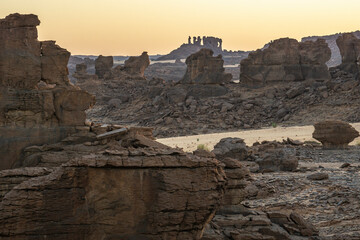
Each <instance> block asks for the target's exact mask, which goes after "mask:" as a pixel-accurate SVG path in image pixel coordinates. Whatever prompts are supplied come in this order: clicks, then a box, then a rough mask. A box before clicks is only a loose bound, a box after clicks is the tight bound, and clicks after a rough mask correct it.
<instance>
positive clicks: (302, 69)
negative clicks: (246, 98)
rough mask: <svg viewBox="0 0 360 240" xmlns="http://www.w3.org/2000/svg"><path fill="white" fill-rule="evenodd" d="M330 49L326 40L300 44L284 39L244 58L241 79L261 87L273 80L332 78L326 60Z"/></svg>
mask: <svg viewBox="0 0 360 240" xmlns="http://www.w3.org/2000/svg"><path fill="white" fill-rule="evenodd" d="M330 56H331V51H330V48H329V47H328V46H327V44H326V42H325V40H322V39H318V40H317V41H315V42H313V41H307V42H303V43H299V42H298V41H297V40H295V39H290V38H281V39H278V40H275V41H273V42H271V43H270V44H269V46H268V47H267V48H265V49H263V50H260V49H259V50H257V51H255V52H252V53H250V54H249V56H248V58H246V59H244V60H242V61H241V68H240V69H241V70H240V71H241V73H240V82H241V83H242V84H244V85H247V86H252V87H260V86H264V85H266V84H272V83H274V82H291V81H304V80H310V79H311V80H326V79H330V73H329V71H328V68H327V66H326V64H325V63H326V62H327V61H328V60H329V59H330Z"/></svg>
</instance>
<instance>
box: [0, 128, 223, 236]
mask: <svg viewBox="0 0 360 240" xmlns="http://www.w3.org/2000/svg"><path fill="white" fill-rule="evenodd" d="M108 130H111V131H108ZM50 156H52V157H50ZM55 156H56V157H55ZM24 165H26V166H31V167H27V168H20V169H14V170H4V171H1V172H0V189H2V191H1V192H0V194H1V195H0V200H1V201H0V212H1V214H0V226H2V227H1V230H0V236H1V237H2V239H40V238H45V237H51V239H159V240H160V239H200V238H201V237H202V234H203V230H204V227H205V224H207V223H208V222H209V221H210V220H211V219H212V217H213V215H214V213H215V210H216V209H217V208H218V206H219V205H220V203H221V199H222V196H223V192H224V187H225V175H224V172H223V171H222V168H221V167H220V165H219V163H218V161H217V160H216V159H215V158H212V157H199V156H194V155H192V154H186V153H184V152H182V151H181V150H177V149H172V148H170V147H167V146H164V145H162V144H160V143H157V142H155V141H154V140H153V139H152V138H151V131H150V130H149V129H144V128H130V129H127V128H119V127H113V128H105V131H104V128H101V127H96V126H95V127H92V128H91V129H88V130H87V131H86V130H85V129H84V131H83V132H82V133H81V134H77V135H73V136H71V137H69V138H67V139H64V140H63V141H62V142H60V143H57V144H52V145H51V144H50V145H44V146H42V147H39V146H34V147H29V148H27V157H26V159H25V162H24Z"/></svg>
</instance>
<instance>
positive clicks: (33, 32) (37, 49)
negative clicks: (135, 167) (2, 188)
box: [0, 13, 95, 169]
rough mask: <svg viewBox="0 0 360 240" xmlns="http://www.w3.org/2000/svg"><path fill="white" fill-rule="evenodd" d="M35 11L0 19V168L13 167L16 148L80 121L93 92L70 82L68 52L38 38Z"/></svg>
mask: <svg viewBox="0 0 360 240" xmlns="http://www.w3.org/2000/svg"><path fill="white" fill-rule="evenodd" d="M39 23H40V21H39V19H38V17H37V16H35V15H31V14H30V15H20V14H17V13H16V14H11V15H9V16H7V17H6V18H5V19H1V20H0V132H1V134H0V156H1V160H0V169H6V168H11V167H15V166H16V165H17V164H18V161H19V160H20V157H21V154H22V149H23V148H24V147H26V146H28V145H31V144H44V143H53V142H56V141H59V140H60V139H62V138H64V137H66V136H67V135H68V134H69V133H73V132H76V131H77V128H78V127H81V126H84V124H85V110H86V109H87V108H89V107H90V106H92V105H93V104H94V102H95V98H94V97H93V96H91V95H90V94H88V93H87V92H85V91H83V90H80V89H78V88H77V87H75V86H73V85H71V84H70V82H69V79H68V77H67V74H68V70H67V62H68V60H69V56H70V53H69V52H68V51H66V50H65V49H63V48H61V47H59V46H58V45H56V44H55V41H45V42H39V41H38V40H37V29H36V26H37V25H39Z"/></svg>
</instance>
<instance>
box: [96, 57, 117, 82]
mask: <svg viewBox="0 0 360 240" xmlns="http://www.w3.org/2000/svg"><path fill="white" fill-rule="evenodd" d="M113 65H114V59H113V57H112V56H103V55H100V56H99V57H98V58H96V59H95V74H96V75H97V76H98V77H99V78H100V79H108V78H111V69H112V67H113Z"/></svg>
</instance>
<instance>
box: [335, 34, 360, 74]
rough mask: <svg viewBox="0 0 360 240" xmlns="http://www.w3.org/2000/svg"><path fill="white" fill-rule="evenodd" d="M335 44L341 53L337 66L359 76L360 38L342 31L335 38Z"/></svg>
mask: <svg viewBox="0 0 360 240" xmlns="http://www.w3.org/2000/svg"><path fill="white" fill-rule="evenodd" d="M336 44H337V46H338V47H339V50H340V54H341V64H340V65H339V66H337V68H338V69H340V70H342V71H345V72H347V73H351V74H353V75H354V76H355V77H356V78H359V72H360V67H359V60H360V39H358V38H357V37H355V35H354V34H352V33H344V34H342V35H340V36H339V37H338V38H337V39H336Z"/></svg>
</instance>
